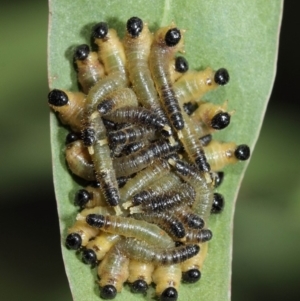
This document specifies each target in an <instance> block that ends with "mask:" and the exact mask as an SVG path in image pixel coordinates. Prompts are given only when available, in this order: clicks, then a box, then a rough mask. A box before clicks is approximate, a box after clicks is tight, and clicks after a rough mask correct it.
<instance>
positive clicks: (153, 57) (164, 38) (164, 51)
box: [149, 26, 184, 130]
mask: <svg viewBox="0 0 300 301" xmlns="http://www.w3.org/2000/svg"><path fill="white" fill-rule="evenodd" d="M182 47H183V42H182V38H181V31H180V30H179V29H178V28H176V27H175V26H169V27H163V28H161V29H159V30H158V31H157V32H156V33H155V35H154V41H153V43H152V46H151V52H150V57H149V64H150V70H151V73H152V76H153V79H154V82H155V86H156V89H157V91H158V94H159V96H160V99H161V103H162V106H163V108H164V111H165V113H166V115H167V117H168V119H169V122H170V124H171V125H172V126H173V128H174V129H175V130H182V129H183V127H184V121H183V118H182V114H181V109H180V107H179V103H178V99H177V97H176V95H175V92H174V90H173V83H172V82H171V76H170V71H169V70H170V69H169V66H170V62H171V60H172V58H173V57H174V54H175V53H176V52H177V51H180V50H182Z"/></svg>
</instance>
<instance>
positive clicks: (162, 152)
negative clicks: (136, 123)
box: [113, 140, 177, 176]
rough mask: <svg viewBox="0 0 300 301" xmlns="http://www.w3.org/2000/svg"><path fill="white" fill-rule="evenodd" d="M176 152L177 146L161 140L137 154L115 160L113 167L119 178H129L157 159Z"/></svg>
mask: <svg viewBox="0 0 300 301" xmlns="http://www.w3.org/2000/svg"><path fill="white" fill-rule="evenodd" d="M176 150H177V145H175V146H172V145H170V144H169V143H168V142H167V141H164V140H159V141H157V142H154V143H152V144H150V145H149V146H146V147H145V148H142V149H141V150H139V151H138V152H136V153H133V154H131V155H128V156H125V157H119V158H115V160H114V161H113V167H114V169H115V171H116V173H117V175H118V176H127V175H130V174H133V173H135V172H138V171H140V170H142V169H144V168H145V167H147V166H148V165H149V164H151V163H152V162H153V161H154V160H155V159H158V158H162V157H164V156H166V155H168V154H170V153H172V152H175V151H176Z"/></svg>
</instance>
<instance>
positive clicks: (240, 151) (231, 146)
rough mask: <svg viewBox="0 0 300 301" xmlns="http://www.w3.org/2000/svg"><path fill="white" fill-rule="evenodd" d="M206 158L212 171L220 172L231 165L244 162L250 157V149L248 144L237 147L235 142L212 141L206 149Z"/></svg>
mask: <svg viewBox="0 0 300 301" xmlns="http://www.w3.org/2000/svg"><path fill="white" fill-rule="evenodd" d="M204 149H205V153H206V157H207V160H208V162H209V163H210V165H211V169H212V170H214V171H218V170H221V169H223V168H224V167H225V166H227V165H229V164H234V163H236V162H238V161H239V160H241V161H244V160H247V159H248V158H249V157H250V149H249V147H248V146H247V145H246V144H241V145H237V144H236V143H234V142H219V141H216V140H214V141H212V142H211V143H209V144H208V145H207V146H205V147H204Z"/></svg>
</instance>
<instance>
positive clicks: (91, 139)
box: [81, 128, 96, 146]
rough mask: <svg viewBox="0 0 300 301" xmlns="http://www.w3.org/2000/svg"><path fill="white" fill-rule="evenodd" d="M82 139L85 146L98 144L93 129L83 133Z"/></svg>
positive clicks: (85, 130) (87, 129)
mask: <svg viewBox="0 0 300 301" xmlns="http://www.w3.org/2000/svg"><path fill="white" fill-rule="evenodd" d="M81 139H82V141H83V144H84V145H85V146H91V145H93V144H94V143H95V142H96V137H95V131H94V130H93V129H91V128H86V129H84V130H83V131H82V133H81Z"/></svg>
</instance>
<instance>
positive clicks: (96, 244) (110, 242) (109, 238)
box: [82, 232, 121, 266]
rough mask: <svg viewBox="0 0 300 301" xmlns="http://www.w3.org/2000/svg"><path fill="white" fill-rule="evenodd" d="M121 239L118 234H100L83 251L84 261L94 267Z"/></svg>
mask: <svg viewBox="0 0 300 301" xmlns="http://www.w3.org/2000/svg"><path fill="white" fill-rule="evenodd" d="M120 239H121V237H120V236H119V235H117V234H111V233H106V232H100V233H99V234H98V235H97V236H96V237H95V238H94V239H93V240H90V241H89V242H88V243H87V245H86V246H85V249H84V250H83V251H82V261H83V262H84V263H86V264H90V265H92V266H94V265H95V264H96V263H97V262H98V261H100V260H102V259H103V258H104V257H105V255H106V253H107V252H108V251H109V250H110V249H111V248H112V247H113V246H114V245H115V244H116V243H117V242H118V241H119V240H120Z"/></svg>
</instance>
